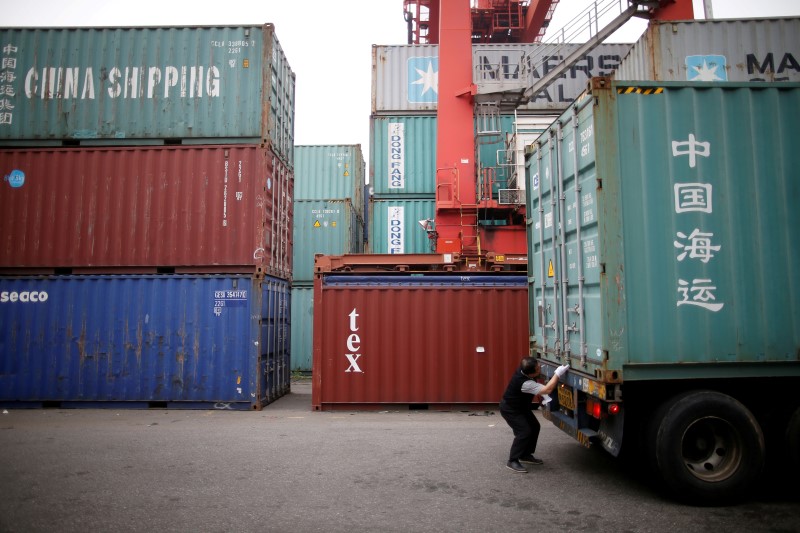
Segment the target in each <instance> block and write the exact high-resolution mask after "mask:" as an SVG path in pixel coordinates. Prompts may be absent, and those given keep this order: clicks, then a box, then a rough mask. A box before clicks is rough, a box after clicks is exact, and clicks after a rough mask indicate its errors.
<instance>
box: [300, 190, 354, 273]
mask: <svg viewBox="0 0 800 533" xmlns="http://www.w3.org/2000/svg"><path fill="white" fill-rule="evenodd" d="M292 240H293V243H292V281H293V282H295V283H297V282H307V283H313V282H314V255H315V254H324V255H342V254H357V253H362V252H363V251H364V220H363V219H362V217H361V216H360V215H359V214H358V213H357V212H356V209H355V206H354V205H353V202H351V201H350V200H297V201H295V202H294V235H293V239H292Z"/></svg>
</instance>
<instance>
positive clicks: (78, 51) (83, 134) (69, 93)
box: [0, 24, 295, 166]
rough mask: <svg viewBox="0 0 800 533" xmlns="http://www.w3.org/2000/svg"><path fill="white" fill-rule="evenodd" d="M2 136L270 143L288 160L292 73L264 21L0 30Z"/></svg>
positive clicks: (291, 143) (4, 139) (272, 29)
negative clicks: (226, 24) (0, 48)
mask: <svg viewBox="0 0 800 533" xmlns="http://www.w3.org/2000/svg"><path fill="white" fill-rule="evenodd" d="M0 40H1V41H2V42H3V50H2V60H3V76H4V82H3V84H2V87H3V89H4V96H3V101H4V103H5V106H4V109H3V111H2V121H0V142H3V143H5V144H8V143H9V142H11V141H14V142H19V141H36V142H38V143H41V142H44V141H53V142H60V141H72V142H75V141H79V142H81V144H90V143H91V141H100V140H104V141H109V140H114V141H117V142H120V143H122V142H125V143H129V144H147V143H163V142H165V141H168V142H171V143H173V142H174V140H176V139H178V140H181V141H182V142H183V143H191V142H197V143H203V142H208V140H209V139H214V140H215V141H214V142H215V143H219V142H222V141H223V140H224V139H228V140H229V141H230V142H236V143H243V142H247V143H250V142H253V143H268V144H269V145H271V147H272V149H273V151H275V152H276V153H277V154H278V155H279V156H281V157H282V158H284V159H285V160H286V162H287V163H288V164H289V165H290V166H291V164H292V150H293V146H294V110H295V75H294V73H293V72H292V69H291V67H290V65H289V62H288V60H287V58H286V55H285V54H284V51H283V48H282V47H281V45H280V42H279V41H278V38H277V36H276V34H275V27H274V25H272V24H264V25H262V26H258V25H254V26H192V27H141V28H135V27H128V28H2V29H0Z"/></svg>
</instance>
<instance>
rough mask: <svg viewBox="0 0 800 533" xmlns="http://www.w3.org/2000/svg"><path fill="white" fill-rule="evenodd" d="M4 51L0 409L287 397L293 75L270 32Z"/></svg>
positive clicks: (179, 31) (45, 41) (49, 42)
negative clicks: (23, 404)
mask: <svg viewBox="0 0 800 533" xmlns="http://www.w3.org/2000/svg"><path fill="white" fill-rule="evenodd" d="M0 38H2V42H3V43H4V48H3V59H4V61H3V69H4V72H3V74H4V78H3V79H4V80H5V82H4V83H5V84H6V85H5V87H4V94H5V95H6V96H5V98H6V99H7V101H6V105H5V113H4V114H3V119H2V121H0V144H1V145H2V146H4V148H3V149H2V150H0V171H2V173H3V174H4V176H5V182H6V183H5V184H4V186H3V188H2V193H0V206H2V210H1V211H0V225H1V226H2V232H1V233H2V241H0V247H1V248H2V254H0V255H1V256H2V259H0V269H2V273H3V274H4V275H3V277H2V278H0V285H2V287H0V295H2V297H0V299H2V302H1V303H0V346H2V353H0V357H2V364H0V369H2V370H0V401H3V402H15V403H17V404H19V402H29V403H30V404H32V405H37V404H41V403H42V402H59V403H62V404H70V405H77V404H80V405H85V402H87V401H103V402H125V404H126V405H136V406H138V405H152V404H153V403H154V402H156V404H158V405H161V404H167V405H174V406H176V407H182V406H183V407H186V406H198V405H206V406H208V405H222V406H225V407H228V408H230V407H244V408H255V409H259V408H261V407H262V406H263V405H265V404H266V403H269V402H271V401H273V400H274V399H276V398H278V397H280V396H282V395H283V394H285V393H286V392H288V390H289V367H290V363H289V333H288V327H289V298H290V294H289V278H290V276H291V271H292V250H291V244H292V243H291V238H292V235H291V230H292V213H293V201H292V197H293V194H294V193H293V186H294V177H293V168H292V167H293V145H294V74H293V73H292V71H291V68H290V67H289V64H288V61H287V60H286V57H285V55H284V53H283V50H282V48H281V46H280V43H279V42H278V40H277V37H276V35H275V31H274V27H273V26H272V25H270V24H267V25H264V26H245V27H191V28H100V29H92V28H43V29H21V28H11V29H2V30H0Z"/></svg>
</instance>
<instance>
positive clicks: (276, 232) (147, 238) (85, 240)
mask: <svg viewBox="0 0 800 533" xmlns="http://www.w3.org/2000/svg"><path fill="white" fill-rule="evenodd" d="M0 173H2V174H3V176H5V182H4V183H3V184H2V187H0V228H2V231H1V232H0V269H2V270H3V272H5V273H8V272H9V271H30V270H35V269H41V270H43V271H44V272H48V271H52V270H54V269H71V270H72V273H78V272H79V271H83V272H89V271H91V272H97V273H111V272H121V271H129V272H134V271H136V272H139V273H155V272H164V273H166V272H222V273H234V272H250V273H266V274H270V275H275V276H278V277H288V276H290V275H291V259H292V251H291V238H292V186H293V181H294V180H293V175H292V172H291V170H290V169H289V168H288V167H286V166H285V165H284V164H283V163H282V162H281V161H280V159H279V158H277V157H276V156H275V155H274V153H272V151H271V150H270V149H269V148H261V147H259V146H258V145H214V146H168V147H164V146H161V147H157V146H150V147H124V148H119V147H113V148H112V147H80V148H37V149H22V148H19V149H5V150H0ZM68 273H69V272H68Z"/></svg>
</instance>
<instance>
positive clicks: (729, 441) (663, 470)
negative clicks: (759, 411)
mask: <svg viewBox="0 0 800 533" xmlns="http://www.w3.org/2000/svg"><path fill="white" fill-rule="evenodd" d="M663 407H664V409H663V410H661V409H660V410H659V414H661V413H663V417H662V418H661V419H660V420H657V421H655V423H656V424H657V428H658V430H657V433H656V436H655V443H654V448H653V449H654V450H655V452H654V453H655V458H654V459H655V461H656V464H657V468H658V471H659V473H660V474H661V476H662V478H663V480H664V482H665V484H666V488H667V489H668V490H669V491H670V492H671V493H672V494H673V495H674V496H676V497H677V498H678V499H680V500H683V501H686V502H687V503H691V504H695V505H726V504H732V503H735V502H737V501H739V500H740V499H741V498H742V497H743V496H744V495H745V494H746V492H747V490H748V489H749V488H752V485H751V484H752V483H753V482H754V481H755V479H756V478H757V477H758V476H759V474H760V473H761V470H762V468H763V466H764V457H765V445H764V435H763V433H762V431H761V427H760V426H759V424H758V422H757V421H756V419H755V417H754V416H753V414H752V413H751V412H750V411H749V410H748V409H747V407H745V406H744V405H742V404H741V403H740V402H739V401H737V400H736V399H734V398H732V397H730V396H728V395H725V394H721V393H719V392H715V391H710V390H697V391H691V392H687V393H684V394H681V395H679V396H677V397H676V398H673V399H672V400H671V401H669V402H668V404H667V405H665V406H663Z"/></svg>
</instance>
